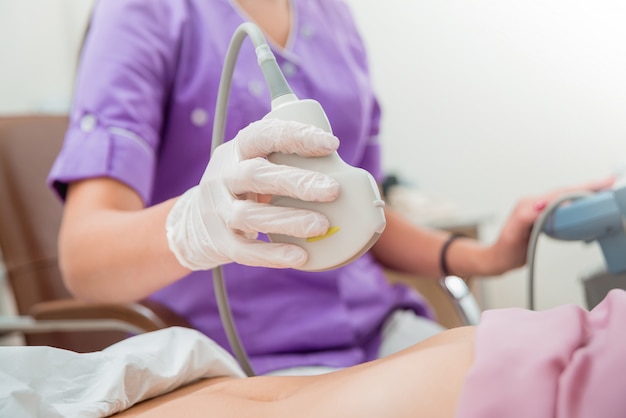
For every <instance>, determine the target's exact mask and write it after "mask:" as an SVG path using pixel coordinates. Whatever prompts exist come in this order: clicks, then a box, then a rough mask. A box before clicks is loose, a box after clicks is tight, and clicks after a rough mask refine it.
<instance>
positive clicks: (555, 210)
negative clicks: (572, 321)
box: [527, 182, 626, 309]
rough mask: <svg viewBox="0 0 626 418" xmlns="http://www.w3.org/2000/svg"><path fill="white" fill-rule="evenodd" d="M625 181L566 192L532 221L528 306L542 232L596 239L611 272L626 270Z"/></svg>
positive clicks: (564, 237)
mask: <svg viewBox="0 0 626 418" xmlns="http://www.w3.org/2000/svg"><path fill="white" fill-rule="evenodd" d="M625 231H626V182H617V183H616V184H615V185H614V186H613V188H612V189H611V190H605V191H601V192H597V193H590V192H581V193H569V194H566V195H564V196H563V197H561V198H560V199H557V200H556V201H554V202H552V203H551V204H550V205H549V206H548V207H547V208H546V209H545V211H544V212H543V213H542V214H541V216H540V217H539V218H538V219H537V221H536V222H535V225H534V227H533V229H532V232H531V236H530V242H529V247H528V259H527V260H528V267H529V277H528V278H529V280H528V283H529V288H528V295H529V308H530V309H535V302H534V264H535V256H536V247H537V240H538V238H539V235H540V234H541V233H542V232H543V233H544V234H546V235H547V236H549V237H552V238H555V239H558V240H566V241H585V242H587V243H590V242H593V241H597V242H598V244H599V245H600V248H601V250H602V254H603V256H604V260H605V262H606V267H607V269H608V271H609V273H611V274H619V273H623V272H626V232H625Z"/></svg>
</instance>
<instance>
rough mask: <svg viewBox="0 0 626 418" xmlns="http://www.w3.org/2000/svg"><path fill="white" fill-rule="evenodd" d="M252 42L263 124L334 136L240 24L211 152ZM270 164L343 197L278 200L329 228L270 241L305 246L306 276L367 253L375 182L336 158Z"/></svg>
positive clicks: (239, 353) (231, 333)
mask: <svg viewBox="0 0 626 418" xmlns="http://www.w3.org/2000/svg"><path fill="white" fill-rule="evenodd" d="M246 36H249V37H250V39H251V41H252V43H253V45H254V46H255V52H256V55H257V61H258V64H259V66H260V68H261V70H262V72H263V76H264V77H265V81H266V82H267V85H268V87H269V90H270V95H271V107H272V110H271V111H270V113H269V114H267V115H266V116H265V118H277V119H283V120H292V121H298V122H302V123H307V124H311V125H314V126H317V127H319V128H321V129H324V130H326V131H328V132H331V127H330V123H329V122H328V118H327V117H326V114H325V113H324V110H323V109H322V107H321V105H320V104H319V103H318V102H316V101H315V100H311V99H305V100H299V99H298V98H297V97H296V95H295V94H294V93H293V91H292V90H291V88H290V87H289V85H288V83H287V81H286V80H285V77H284V75H283V73H282V72H281V71H280V68H279V67H278V64H277V62H276V57H275V56H274V54H273V53H272V51H271V50H270V47H269V45H268V44H267V42H266V40H265V37H264V35H263V32H262V31H261V30H260V29H259V27H258V26H256V25H255V24H253V23H251V22H245V23H243V24H241V25H240V26H239V27H238V28H237V29H236V31H235V33H234V34H233V37H232V38H231V42H230V45H229V47H228V50H227V52H226V57H225V62H224V67H223V70H222V75H221V79H220V85H219V90H218V95H217V106H216V110H215V118H214V120H215V123H214V126H213V136H212V144H211V150H212V151H213V150H215V148H217V147H218V146H219V145H221V144H222V143H223V141H224V130H225V125H226V109H227V105H228V97H229V92H230V85H231V82H232V77H233V73H234V67H235V63H236V60H237V56H238V53H239V50H240V48H241V45H242V43H243V41H244V39H245V38H246ZM268 160H270V161H271V162H273V163H275V164H285V165H291V166H297V167H300V168H304V169H308V170H313V171H318V172H322V173H324V174H328V175H329V176H331V177H333V178H334V179H335V180H336V181H337V182H339V185H340V193H339V196H338V197H337V199H335V200H334V201H333V202H325V203H319V202H303V201H300V200H296V199H292V198H287V197H284V196H275V197H274V198H273V199H272V201H271V202H270V203H271V204H274V205H278V206H288V207H296V208H303V209H309V210H315V211H318V212H321V213H323V214H324V215H326V217H327V218H328V220H329V221H330V225H331V227H330V228H329V230H328V232H327V233H326V235H324V236H321V237H315V238H308V239H303V238H294V237H288V236H284V235H279V234H272V235H268V236H269V239H270V240H271V241H273V242H284V243H290V244H296V245H299V246H301V247H302V248H304V249H305V250H306V252H307V253H308V261H307V263H306V264H305V265H304V266H303V267H301V268H300V269H301V270H305V271H323V270H330V269H333V268H337V267H340V266H342V265H344V264H347V263H350V262H351V261H353V260H354V259H356V258H357V257H359V256H361V255H362V254H363V253H365V252H366V251H367V250H368V249H369V248H370V247H371V246H372V245H374V243H375V242H376V240H377V239H378V237H379V236H380V234H381V233H382V232H383V230H384V228H385V214H384V211H383V207H384V201H383V200H382V199H381V197H380V193H379V190H378V186H377V185H376V182H375V181H374V179H373V177H372V176H371V175H370V174H369V173H368V172H367V171H365V170H363V169H360V168H356V167H352V166H350V165H348V164H346V163H345V162H344V161H343V160H341V157H339V154H337V152H334V153H333V154H331V155H328V156H325V157H313V158H303V157H299V156H297V155H294V154H291V155H285V154H280V153H274V154H271V155H269V156H268ZM213 284H214V287H215V295H216V298H217V304H218V309H219V312H220V317H221V319H222V324H223V326H224V330H225V332H226V336H227V338H228V341H229V343H230V345H231V348H232V349H233V353H234V355H235V357H236V358H237V360H238V361H239V363H240V365H241V367H242V368H243V370H244V371H245V372H246V374H247V375H248V376H254V371H253V369H252V366H251V365H250V362H249V359H248V356H247V354H246V351H245V349H244V348H243V345H242V343H241V340H240V338H239V335H238V333H237V329H236V327H235V323H234V320H233V318H232V312H231V310H230V307H229V303H228V297H227V294H226V288H225V285H224V280H223V272H222V269H221V267H216V268H214V269H213Z"/></svg>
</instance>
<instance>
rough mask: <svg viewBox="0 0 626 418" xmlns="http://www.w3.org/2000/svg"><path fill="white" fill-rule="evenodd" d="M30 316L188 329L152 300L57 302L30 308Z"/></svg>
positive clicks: (152, 327)
mask: <svg viewBox="0 0 626 418" xmlns="http://www.w3.org/2000/svg"><path fill="white" fill-rule="evenodd" d="M29 315H30V316H31V317H32V318H33V319H35V320H37V321H43V320H118V321H122V322H125V323H128V324H130V325H132V326H134V327H136V328H139V329H141V330H143V331H144V332H150V331H155V330H158V329H162V328H167V327H170V326H183V327H187V328H191V326H190V324H189V322H187V321H186V320H185V319H184V318H182V317H181V316H180V315H178V314H176V313H175V312H173V311H172V310H171V309H169V308H167V307H166V306H164V305H161V304H159V303H157V302H154V301H148V300H145V301H141V302H134V303H96V302H84V301H80V300H76V299H60V300H54V301H48V302H40V303H37V304H35V305H33V306H32V307H31V309H30V311H29Z"/></svg>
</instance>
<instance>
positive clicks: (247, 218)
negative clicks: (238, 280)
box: [166, 119, 339, 270]
mask: <svg viewBox="0 0 626 418" xmlns="http://www.w3.org/2000/svg"><path fill="white" fill-rule="evenodd" d="M338 146H339V140H338V139H337V138H336V137H334V136H333V135H332V134H329V133H327V132H325V131H323V130H321V129H319V128H316V127H314V126H311V125H304V124H301V123H298V122H291V121H281V120H277V119H266V120H260V121H257V122H254V123H252V124H250V125H249V126H248V127H246V128H244V129H242V130H241V131H240V132H239V133H238V134H237V136H236V137H235V138H234V139H233V140H232V141H229V142H226V143H224V144H222V145H220V146H219V147H217V148H216V149H215V150H214V152H213V155H212V156H211V159H210V161H209V164H208V165H207V167H206V170H205V172H204V174H203V176H202V179H201V180H200V184H198V185H197V186H194V187H192V188H191V189H189V190H188V191H186V192H185V193H184V194H183V195H181V196H180V197H179V198H178V201H177V202H176V203H175V204H174V207H173V208H172V209H171V211H170V213H169V214H168V217H167V222H166V228H167V239H168V244H169V247H170V249H171V250H172V252H173V253H174V254H175V255H176V258H177V259H178V261H179V262H180V264H182V265H183V266H185V267H187V268H189V269H191V270H208V269H211V268H213V267H216V266H218V265H221V264H226V263H229V262H231V261H234V262H236V263H239V264H246V265H250V266H263V267H275V268H287V267H292V268H294V267H299V266H301V265H303V264H304V263H305V262H306V260H307V254H306V251H305V250H304V249H302V248H301V247H298V246H296V245H290V244H279V243H267V242H263V241H260V240H257V239H256V238H257V236H258V233H260V232H262V233H274V234H284V235H290V236H295V237H300V238H308V237H314V236H319V235H323V234H325V233H326V232H327V230H328V227H329V222H328V219H327V218H326V217H325V216H324V215H322V214H321V213H318V212H313V211H309V210H305V209H295V208H285V207H277V206H273V205H270V204H267V203H263V201H267V200H266V199H263V198H264V197H267V196H264V195H281V196H289V197H292V198H295V199H299V200H305V201H314V202H329V201H332V200H334V199H335V198H336V197H337V195H338V193H339V184H338V183H337V182H336V181H335V180H333V179H332V178H330V177H329V176H327V175H324V174H321V173H317V172H312V171H308V170H303V169H300V168H295V167H290V166H282V165H276V164H272V163H270V162H269V161H268V160H267V159H265V157H266V156H267V155H269V154H271V153H273V152H281V153H285V154H291V153H295V154H298V155H300V156H303V157H313V156H325V155H328V154H330V153H332V152H333V151H335V150H336V149H337V147H338Z"/></svg>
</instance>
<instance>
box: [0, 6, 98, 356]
mask: <svg viewBox="0 0 626 418" xmlns="http://www.w3.org/2000/svg"><path fill="white" fill-rule="evenodd" d="M92 3H93V1H92V0H0V116H3V115H7V114H24V113H34V112H43V113H63V112H67V110H68V108H69V104H70V100H71V90H72V88H71V86H72V83H73V77H74V69H75V66H76V58H77V52H78V48H79V45H80V41H81V38H82V34H83V31H84V29H85V25H86V22H87V20H86V19H87V16H88V13H89V10H90V7H91V4H92ZM0 204H5V203H3V202H2V200H1V197H0ZM1 260H2V257H1V254H0V314H2V313H7V312H14V310H15V307H14V304H13V300H12V299H11V296H10V295H9V292H8V287H7V284H6V283H5V277H4V273H3V271H2V265H1ZM19 341H20V339H19V338H14V337H13V336H11V337H5V338H2V339H0V345H3V344H14V343H19Z"/></svg>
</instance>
